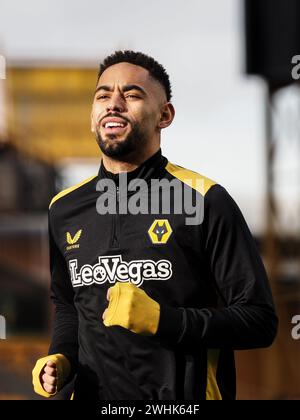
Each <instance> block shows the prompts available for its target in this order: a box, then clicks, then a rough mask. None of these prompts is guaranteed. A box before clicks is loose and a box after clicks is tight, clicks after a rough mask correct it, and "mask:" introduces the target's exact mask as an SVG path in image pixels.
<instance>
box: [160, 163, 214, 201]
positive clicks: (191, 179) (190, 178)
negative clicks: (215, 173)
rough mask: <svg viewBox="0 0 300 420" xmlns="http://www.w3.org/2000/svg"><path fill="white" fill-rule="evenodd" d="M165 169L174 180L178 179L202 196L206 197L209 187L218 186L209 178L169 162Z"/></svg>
mask: <svg viewBox="0 0 300 420" xmlns="http://www.w3.org/2000/svg"><path fill="white" fill-rule="evenodd" d="M165 169H166V171H167V172H168V173H169V174H170V175H172V176H173V177H174V178H176V179H179V180H180V181H181V182H183V183H184V184H186V185H189V186H190V187H191V188H193V189H194V190H197V191H198V192H199V193H200V194H201V195H203V196H205V195H206V193H207V192H208V191H209V190H210V189H211V187H213V186H214V185H218V183H217V182H216V181H214V180H213V179H211V178H208V177H206V176H204V175H202V174H200V173H198V172H195V171H192V170H190V169H186V168H184V167H182V166H179V165H176V164H174V163H171V162H168V163H167V165H166V168H165Z"/></svg>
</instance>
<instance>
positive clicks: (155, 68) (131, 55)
mask: <svg viewBox="0 0 300 420" xmlns="http://www.w3.org/2000/svg"><path fill="white" fill-rule="evenodd" d="M123 62H126V63H130V64H135V65H136V66H140V67H143V68H144V69H146V70H148V71H149V73H150V75H151V76H152V77H153V78H154V79H155V80H157V81H158V82H159V83H160V84H161V85H162V87H163V88H164V90H165V92H166V95H167V100H168V101H170V100H171V97H172V90H171V83H170V79H169V75H168V73H167V72H166V70H165V69H164V67H163V66H162V65H161V64H159V63H158V62H157V61H155V60H154V58H152V57H150V56H149V55H146V54H143V53H141V52H136V51H130V50H125V51H115V52H114V53H113V54H111V55H109V56H107V57H106V58H105V59H104V60H103V62H102V63H101V64H100V69H99V73H98V79H97V82H98V81H99V78H100V76H101V74H102V73H103V72H104V71H105V70H106V69H107V68H108V67H110V66H112V65H114V64H118V63H123Z"/></svg>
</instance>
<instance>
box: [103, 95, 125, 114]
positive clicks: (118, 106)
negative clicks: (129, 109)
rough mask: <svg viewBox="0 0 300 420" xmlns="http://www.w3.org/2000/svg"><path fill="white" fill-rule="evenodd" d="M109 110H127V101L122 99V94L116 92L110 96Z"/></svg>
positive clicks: (107, 108)
mask: <svg viewBox="0 0 300 420" xmlns="http://www.w3.org/2000/svg"><path fill="white" fill-rule="evenodd" d="M106 110H107V112H109V111H117V112H124V111H125V102H124V100H123V99H122V97H121V95H119V94H115V95H112V96H111V97H110V100H109V101H108V104H107V107H106Z"/></svg>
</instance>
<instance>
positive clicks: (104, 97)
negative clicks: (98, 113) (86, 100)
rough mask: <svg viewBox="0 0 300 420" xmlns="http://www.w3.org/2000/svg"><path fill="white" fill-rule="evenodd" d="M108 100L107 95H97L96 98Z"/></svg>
mask: <svg viewBox="0 0 300 420" xmlns="http://www.w3.org/2000/svg"><path fill="white" fill-rule="evenodd" d="M106 98H108V95H99V96H97V97H96V99H97V100H101V99H106Z"/></svg>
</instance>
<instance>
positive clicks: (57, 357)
mask: <svg viewBox="0 0 300 420" xmlns="http://www.w3.org/2000/svg"><path fill="white" fill-rule="evenodd" d="M49 361H52V362H53V363H55V365H56V369H57V384H56V390H55V392H53V393H52V394H50V393H49V392H47V391H45V389H44V388H43V386H42V383H41V380H42V379H41V374H42V373H43V370H44V367H45V366H46V364H47V362H49ZM70 371H71V366H70V362H69V360H68V359H67V358H66V357H65V356H64V355H63V354H51V355H50V356H46V357H42V358H41V359H39V360H38V361H37V362H36V364H35V367H34V368H33V371H32V383H33V389H34V391H35V392H36V393H37V394H39V395H41V396H42V397H46V398H49V397H53V396H54V395H56V394H57V392H58V391H60V390H61V388H62V386H63V385H64V383H65V381H66V379H67V378H68V376H69V374H70Z"/></svg>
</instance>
